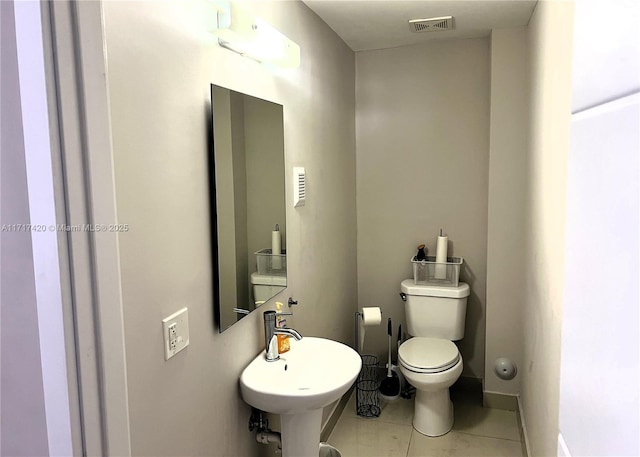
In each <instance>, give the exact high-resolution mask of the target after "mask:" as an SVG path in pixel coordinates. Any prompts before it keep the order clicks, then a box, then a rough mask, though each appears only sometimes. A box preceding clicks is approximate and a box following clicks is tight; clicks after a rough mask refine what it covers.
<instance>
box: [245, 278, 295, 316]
mask: <svg viewBox="0 0 640 457" xmlns="http://www.w3.org/2000/svg"><path fill="white" fill-rule="evenodd" d="M286 287H287V277H286V276H279V275H262V274H260V273H258V272H257V271H254V272H253V273H251V292H252V293H253V302H254V304H255V306H256V308H257V307H258V306H260V305H262V304H263V303H264V302H266V301H267V300H269V299H270V298H271V297H274V296H275V295H276V294H278V293H280V292H282V291H283V290H284V289H285V288H286Z"/></svg>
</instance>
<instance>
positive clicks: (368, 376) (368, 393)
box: [356, 355, 381, 417]
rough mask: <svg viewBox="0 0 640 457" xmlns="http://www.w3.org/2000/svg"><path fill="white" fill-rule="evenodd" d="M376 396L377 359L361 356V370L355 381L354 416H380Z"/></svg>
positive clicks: (378, 399)
mask: <svg viewBox="0 0 640 457" xmlns="http://www.w3.org/2000/svg"><path fill="white" fill-rule="evenodd" d="M380 411H381V409H380V397H379V396H378V357H376V356H375V355H363V356H362V369H361V370H360V374H359V375H358V380H357V381H356V414H358V416H361V417H378V416H380Z"/></svg>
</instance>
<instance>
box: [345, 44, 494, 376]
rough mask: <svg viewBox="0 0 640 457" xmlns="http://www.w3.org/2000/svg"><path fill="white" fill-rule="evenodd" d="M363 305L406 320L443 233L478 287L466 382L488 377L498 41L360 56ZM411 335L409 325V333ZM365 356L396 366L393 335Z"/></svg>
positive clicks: (374, 334)
mask: <svg viewBox="0 0 640 457" xmlns="http://www.w3.org/2000/svg"><path fill="white" fill-rule="evenodd" d="M356 69H357V71H356V119H357V121H356V123H357V129H356V131H357V133H356V143H357V175H356V182H357V195H358V249H357V251H358V304H359V306H360V307H363V306H380V307H381V308H382V312H383V318H384V320H386V318H387V317H392V318H393V321H394V333H395V331H396V329H397V326H398V324H399V323H400V322H403V321H404V309H403V302H402V301H401V300H400V298H399V297H398V293H399V292H400V282H401V281H402V280H403V279H405V278H410V277H412V274H413V273H412V268H411V263H410V261H409V260H410V258H411V256H413V255H414V254H415V248H416V246H417V245H418V244H420V243H426V244H427V247H428V248H429V253H430V255H435V243H436V238H437V234H438V231H439V229H440V228H441V227H443V228H444V230H445V232H446V233H447V234H448V236H449V241H450V254H451V255H456V256H461V257H464V259H465V264H464V271H463V273H462V280H464V281H466V282H468V283H469V284H470V286H471V296H470V297H469V302H468V308H467V325H466V331H465V337H464V339H463V340H462V341H461V342H460V343H459V344H460V347H461V352H462V356H463V358H464V373H463V375H464V376H471V377H478V378H481V377H483V375H484V338H485V332H484V327H485V322H484V312H485V284H486V264H487V259H486V253H487V251H486V250H487V188H488V167H489V102H490V100H489V99H490V55H489V40H488V39H486V38H482V39H470V40H456V41H437V42H431V43H429V44H423V45H417V46H408V47H401V48H395V49H385V50H376V51H366V52H358V53H356ZM404 328H405V329H406V326H405V327H404ZM365 352H366V353H373V354H378V356H381V357H383V358H384V357H386V352H387V339H386V326H384V325H383V326H380V327H379V328H375V329H370V330H368V332H367V339H366V341H365Z"/></svg>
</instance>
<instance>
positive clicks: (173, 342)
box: [162, 308, 189, 360]
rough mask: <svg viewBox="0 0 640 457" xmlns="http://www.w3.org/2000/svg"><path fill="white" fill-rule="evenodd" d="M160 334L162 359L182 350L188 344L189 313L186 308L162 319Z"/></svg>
mask: <svg viewBox="0 0 640 457" xmlns="http://www.w3.org/2000/svg"><path fill="white" fill-rule="evenodd" d="M162 334H163V335H164V359H165V360H169V359H170V358H171V357H173V356H174V355H176V354H177V353H178V352H180V351H182V350H183V349H184V348H186V347H187V346H188V345H189V314H188V310H187V308H182V309H181V310H180V311H177V312H175V313H173V314H172V315H171V316H169V317H165V318H164V319H162Z"/></svg>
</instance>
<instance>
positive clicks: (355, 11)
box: [302, 0, 536, 51]
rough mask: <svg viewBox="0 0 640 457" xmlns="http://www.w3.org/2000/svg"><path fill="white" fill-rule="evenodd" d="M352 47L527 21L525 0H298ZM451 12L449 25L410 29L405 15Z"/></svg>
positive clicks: (529, 9) (471, 33)
mask: <svg viewBox="0 0 640 457" xmlns="http://www.w3.org/2000/svg"><path fill="white" fill-rule="evenodd" d="M302 1H303V2H304V3H305V4H306V5H307V6H308V7H309V8H311V9H312V10H313V11H314V12H315V13H316V14H317V15H318V16H320V18H321V19H322V20H323V21H325V22H326V23H327V24H328V25H329V27H331V28H332V29H333V30H334V31H335V32H336V33H337V34H338V35H339V36H340V37H341V38H342V39H343V40H344V42H345V43H347V45H348V46H349V47H350V48H351V49H352V50H354V51H367V50H371V49H384V48H394V47H398V46H407V45H412V44H417V43H422V42H425V41H428V40H433V39H443V38H473V37H480V36H487V35H488V34H489V33H490V31H491V29H494V28H506V27H519V26H524V25H527V24H528V23H529V18H530V17H531V14H532V13H533V10H534V8H535V5H536V1H530V0H493V1H487V0H428V1H425V0H409V1H407V0H302ZM441 16H453V17H454V25H455V28H454V30H444V31H437V32H422V33H414V32H411V31H410V30H409V24H408V20H409V19H426V18H431V17H441Z"/></svg>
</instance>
